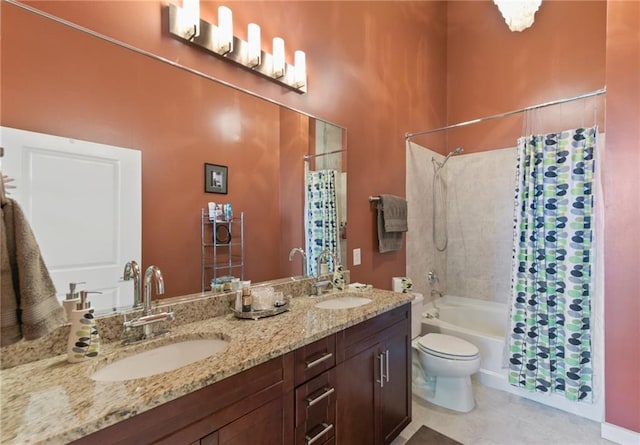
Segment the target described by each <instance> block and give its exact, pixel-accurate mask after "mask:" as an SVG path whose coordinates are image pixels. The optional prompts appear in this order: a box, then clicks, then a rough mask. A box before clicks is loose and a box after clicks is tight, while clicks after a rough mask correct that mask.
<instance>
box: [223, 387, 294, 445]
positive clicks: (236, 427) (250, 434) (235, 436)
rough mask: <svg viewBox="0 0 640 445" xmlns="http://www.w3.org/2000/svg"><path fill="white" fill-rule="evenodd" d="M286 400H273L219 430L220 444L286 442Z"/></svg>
mask: <svg viewBox="0 0 640 445" xmlns="http://www.w3.org/2000/svg"><path fill="white" fill-rule="evenodd" d="M283 408H284V402H283V399H282V398H278V399H275V400H272V401H271V402H269V403H267V404H265V405H263V406H261V407H260V408H258V409H256V410H254V411H252V412H250V413H248V414H245V415H244V416H242V417H240V418H239V419H238V420H235V421H233V422H231V423H230V424H229V425H227V426H225V427H223V428H221V429H220V430H219V431H218V443H219V444H220V445H245V444H246V445H274V444H281V443H284V432H283V425H284V416H283Z"/></svg>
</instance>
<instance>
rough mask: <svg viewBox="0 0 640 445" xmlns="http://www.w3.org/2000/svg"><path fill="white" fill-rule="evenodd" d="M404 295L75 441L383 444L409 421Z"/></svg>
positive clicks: (407, 309) (203, 444) (193, 444)
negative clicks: (392, 305)
mask: <svg viewBox="0 0 640 445" xmlns="http://www.w3.org/2000/svg"><path fill="white" fill-rule="evenodd" d="M410 313H411V309H410V305H409V304H407V305H405V306H402V307H400V308H397V309H393V310H391V311H389V312H385V313H382V314H380V315H378V316H376V317H374V318H372V319H370V320H367V321H364V322H362V323H360V324H357V325H355V326H352V327H350V328H348V329H345V330H343V331H341V332H338V333H336V334H331V335H329V336H327V337H325V338H322V339H320V340H317V341H315V342H313V343H311V344H309V345H306V346H304V347H302V348H299V349H297V350H295V351H293V352H290V353H288V354H285V355H283V356H281V357H277V358H274V359H272V360H270V361H268V362H266V363H262V364H260V365H257V366H254V367H252V368H250V369H247V370H246V371H244V372H241V373H240V374H236V375H234V376H231V377H228V378H226V379H224V380H221V381H220V382H217V383H214V384H212V385H209V386H207V387H205V388H202V389H200V390H198V391H195V392H193V393H191V394H188V395H186V396H183V397H180V398H178V399H176V400H174V401H172V402H168V403H165V404H163V405H160V406H158V407H156V408H154V409H151V410H149V411H146V412H144V413H141V414H138V415H136V416H134V417H131V418H129V419H127V420H124V421H122V422H119V423H117V424H115V425H112V426H109V427H107V428H104V429H102V430H100V431H97V432H95V433H93V434H90V435H88V436H85V437H83V438H81V439H79V440H77V441H76V442H74V443H76V444H96V443H109V444H136V445H137V444H142V443H144V444H165V445H174V444H178V445H179V444H188V445H231V444H233V445H245V444H246V445H263V444H264V445H275V444H283V445H292V444H294V443H296V444H304V445H309V444H314V445H330V444H331V445H335V444H336V443H337V444H344V445H357V444H366V445H372V444H382V443H384V444H387V443H390V442H391V441H392V440H393V439H394V438H395V437H396V436H397V435H398V434H399V433H400V431H401V430H402V429H403V428H404V427H405V426H406V425H407V424H408V423H409V421H410V420H411V419H410V416H411V398H410V372H411V368H410V359H411V357H410V352H409V351H410V349H409V348H410V330H411V326H410V321H411V320H410Z"/></svg>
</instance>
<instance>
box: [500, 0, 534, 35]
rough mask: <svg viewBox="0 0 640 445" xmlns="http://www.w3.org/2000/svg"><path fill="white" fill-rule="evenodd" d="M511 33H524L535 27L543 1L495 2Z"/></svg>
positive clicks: (504, 0) (511, 0)
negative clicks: (536, 16) (536, 14)
mask: <svg viewBox="0 0 640 445" xmlns="http://www.w3.org/2000/svg"><path fill="white" fill-rule="evenodd" d="M493 3H495V4H496V6H497V7H498V9H499V10H500V13H501V14H502V17H504V21H505V22H506V23H507V25H508V26H509V29H510V30H511V31H524V30H525V29H527V28H528V27H530V26H531V25H533V20H534V15H535V13H536V11H537V10H538V8H540V5H541V4H542V0H493Z"/></svg>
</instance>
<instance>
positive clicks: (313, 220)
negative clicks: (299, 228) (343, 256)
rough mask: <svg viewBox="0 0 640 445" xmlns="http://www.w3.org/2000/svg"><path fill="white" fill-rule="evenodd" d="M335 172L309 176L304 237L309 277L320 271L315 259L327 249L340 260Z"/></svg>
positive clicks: (307, 178) (330, 171)
mask: <svg viewBox="0 0 640 445" xmlns="http://www.w3.org/2000/svg"><path fill="white" fill-rule="evenodd" d="M336 174H337V172H336V171H335V170H319V171H312V172H307V174H306V191H307V195H306V199H305V234H306V240H305V241H306V243H305V244H306V251H307V275H309V276H315V275H316V274H317V271H318V264H317V261H316V259H317V258H318V255H319V254H320V252H322V251H323V250H324V249H328V250H330V251H331V252H333V253H334V254H335V255H336V256H337V257H338V258H339V257H340V252H338V248H339V240H338V214H337V210H336ZM328 266H329V269H328V270H329V272H332V271H333V270H334V264H333V259H329V263H328Z"/></svg>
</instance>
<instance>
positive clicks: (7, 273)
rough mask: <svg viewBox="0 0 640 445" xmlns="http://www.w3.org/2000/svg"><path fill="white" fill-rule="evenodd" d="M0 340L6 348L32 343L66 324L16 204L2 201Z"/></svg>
mask: <svg viewBox="0 0 640 445" xmlns="http://www.w3.org/2000/svg"><path fill="white" fill-rule="evenodd" d="M0 225H1V227H0V292H1V294H0V336H1V342H0V343H1V345H2V346H7V345H10V344H13V343H16V342H18V341H19V340H20V339H21V338H24V339H25V340H35V339H36V338H40V337H43V336H44V335H47V334H48V333H50V332H51V331H53V330H54V329H56V328H58V327H59V326H60V325H61V324H63V323H65V321H66V316H65V311H64V309H63V307H62V305H61V304H60V302H59V301H58V299H57V298H56V289H55V286H54V285H53V281H52V280H51V276H50V275H49V271H48V270H47V267H46V265H45V263H44V260H43V258H42V254H41V253H40V249H39V247H38V243H37V242H36V239H35V237H34V236H33V232H32V231H31V227H30V226H29V223H28V222H27V219H26V218H25V216H24V213H22V209H21V208H20V206H19V205H18V203H17V202H16V201H15V200H13V199H11V198H5V200H4V202H3V205H2V210H1V215H0Z"/></svg>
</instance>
